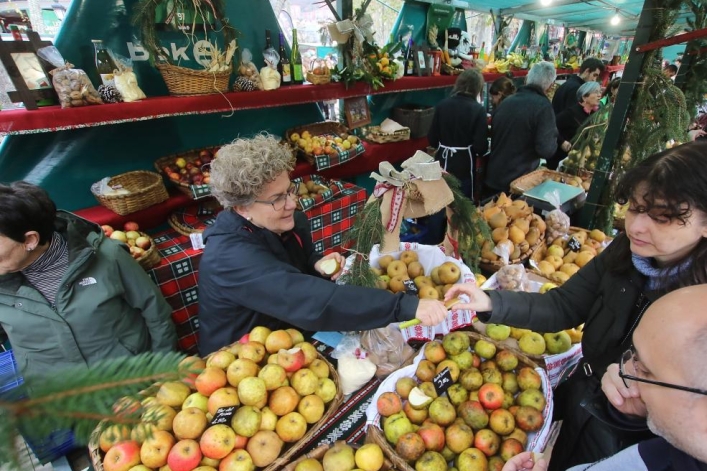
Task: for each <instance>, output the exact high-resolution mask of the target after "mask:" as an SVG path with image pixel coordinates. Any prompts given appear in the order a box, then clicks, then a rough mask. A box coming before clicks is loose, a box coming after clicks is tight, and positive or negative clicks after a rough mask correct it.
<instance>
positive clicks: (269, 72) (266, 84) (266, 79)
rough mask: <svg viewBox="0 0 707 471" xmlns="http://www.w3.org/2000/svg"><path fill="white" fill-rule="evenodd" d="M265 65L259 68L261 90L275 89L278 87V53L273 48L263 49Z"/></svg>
mask: <svg viewBox="0 0 707 471" xmlns="http://www.w3.org/2000/svg"><path fill="white" fill-rule="evenodd" d="M263 60H265V67H263V68H262V69H260V79H261V80H262V81H263V90H275V89H277V88H280V72H278V71H277V63H278V62H279V61H280V54H278V53H277V51H276V50H275V49H272V48H270V49H266V50H265V51H263Z"/></svg>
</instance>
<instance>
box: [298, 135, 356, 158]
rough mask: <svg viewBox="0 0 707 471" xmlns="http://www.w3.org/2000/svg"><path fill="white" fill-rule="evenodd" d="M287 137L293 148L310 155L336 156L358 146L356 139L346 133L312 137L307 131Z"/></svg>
mask: <svg viewBox="0 0 707 471" xmlns="http://www.w3.org/2000/svg"><path fill="white" fill-rule="evenodd" d="M289 137H290V142H291V143H292V144H293V145H294V146H296V147H298V148H299V149H302V150H303V151H304V152H305V153H307V154H311V155H330V156H336V155H338V154H339V153H340V152H342V151H347V150H349V149H351V148H352V147H355V146H356V144H358V137H356V136H354V135H351V134H347V133H341V134H339V135H338V136H335V135H333V134H323V135H321V136H312V134H311V133H310V132H309V131H303V132H302V134H299V133H296V132H293V133H292V134H290V136H289Z"/></svg>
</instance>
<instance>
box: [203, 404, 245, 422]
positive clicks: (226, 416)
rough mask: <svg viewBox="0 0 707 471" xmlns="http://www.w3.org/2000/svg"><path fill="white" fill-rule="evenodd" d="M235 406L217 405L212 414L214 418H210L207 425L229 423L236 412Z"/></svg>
mask: <svg viewBox="0 0 707 471" xmlns="http://www.w3.org/2000/svg"><path fill="white" fill-rule="evenodd" d="M237 408H238V406H229V407H219V408H218V410H217V411H216V413H215V414H214V418H213V419H211V423H210V424H209V427H210V426H212V425H218V424H226V425H231V419H232V418H233V415H234V414H235V413H236V409H237Z"/></svg>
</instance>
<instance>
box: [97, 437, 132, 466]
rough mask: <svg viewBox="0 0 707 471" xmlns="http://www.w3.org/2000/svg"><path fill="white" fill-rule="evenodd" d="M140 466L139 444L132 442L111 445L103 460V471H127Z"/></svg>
mask: <svg viewBox="0 0 707 471" xmlns="http://www.w3.org/2000/svg"><path fill="white" fill-rule="evenodd" d="M138 464H140V444H139V443H138V442H134V441H132V440H131V441H127V442H120V443H118V444H116V445H113V446H112V447H111V449H110V450H108V452H107V453H106V457H105V458H103V469H105V471H128V470H129V469H130V468H132V467H133V466H136V465H138Z"/></svg>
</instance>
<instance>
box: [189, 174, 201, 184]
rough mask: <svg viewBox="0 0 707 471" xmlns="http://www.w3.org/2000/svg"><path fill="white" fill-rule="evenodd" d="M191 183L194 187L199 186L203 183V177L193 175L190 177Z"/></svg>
mask: <svg viewBox="0 0 707 471" xmlns="http://www.w3.org/2000/svg"><path fill="white" fill-rule="evenodd" d="M191 182H192V183H193V184H194V185H201V184H203V183H204V177H203V176H202V175H194V176H193V177H191Z"/></svg>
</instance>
